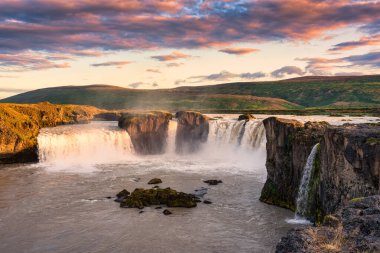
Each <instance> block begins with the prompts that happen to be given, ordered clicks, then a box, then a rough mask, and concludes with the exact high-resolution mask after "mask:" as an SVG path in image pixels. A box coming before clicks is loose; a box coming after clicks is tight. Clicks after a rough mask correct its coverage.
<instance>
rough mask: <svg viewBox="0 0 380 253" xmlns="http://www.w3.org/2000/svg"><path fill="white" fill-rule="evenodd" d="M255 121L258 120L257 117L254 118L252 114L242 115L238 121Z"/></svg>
mask: <svg viewBox="0 0 380 253" xmlns="http://www.w3.org/2000/svg"><path fill="white" fill-rule="evenodd" d="M254 119H256V117H255V116H253V115H252V114H242V115H239V118H238V121H240V120H245V121H250V120H254Z"/></svg>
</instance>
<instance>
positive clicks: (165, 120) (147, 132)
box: [119, 111, 172, 155]
mask: <svg viewBox="0 0 380 253" xmlns="http://www.w3.org/2000/svg"><path fill="white" fill-rule="evenodd" d="M171 118H172V115H171V114H170V113H169V112H161V111H154V112H142V113H125V114H123V115H122V116H121V117H120V119H119V127H120V128H122V129H125V130H127V132H128V134H129V136H130V137H131V141H132V144H133V147H134V149H135V152H136V153H138V154H143V155H148V154H162V153H164V152H165V150H166V144H167V137H168V127H169V121H170V119H171Z"/></svg>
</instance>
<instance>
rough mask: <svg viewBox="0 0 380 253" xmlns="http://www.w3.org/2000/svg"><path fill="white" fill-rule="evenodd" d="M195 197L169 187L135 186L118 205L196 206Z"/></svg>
mask: <svg viewBox="0 0 380 253" xmlns="http://www.w3.org/2000/svg"><path fill="white" fill-rule="evenodd" d="M197 199H198V198H197V197H196V196H194V195H192V194H187V193H183V192H177V191H176V190H173V189H171V188H165V189H142V188H136V189H135V190H134V191H133V192H132V193H131V194H130V195H129V196H126V197H125V198H123V199H122V200H121V202H120V207H126V208H140V209H141V208H144V206H151V205H166V206H168V207H187V208H191V207H196V206H197Z"/></svg>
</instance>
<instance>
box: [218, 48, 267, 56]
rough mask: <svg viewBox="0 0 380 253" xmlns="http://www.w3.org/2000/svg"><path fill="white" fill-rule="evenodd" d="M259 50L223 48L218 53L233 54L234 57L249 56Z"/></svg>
mask: <svg viewBox="0 0 380 253" xmlns="http://www.w3.org/2000/svg"><path fill="white" fill-rule="evenodd" d="M258 51H259V50H258V49H254V48H236V47H235V48H234V47H230V48H225V49H221V50H219V52H223V53H226V54H235V55H244V54H250V53H254V52H258Z"/></svg>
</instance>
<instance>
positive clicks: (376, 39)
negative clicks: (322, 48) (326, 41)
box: [329, 34, 380, 51]
mask: <svg viewBox="0 0 380 253" xmlns="http://www.w3.org/2000/svg"><path fill="white" fill-rule="evenodd" d="M377 45H380V34H379V35H374V36H370V37H362V38H361V39H360V40H356V41H347V42H343V43H339V44H336V45H334V46H333V47H332V48H330V49H329V51H347V50H351V49H355V48H358V47H364V46H377Z"/></svg>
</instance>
